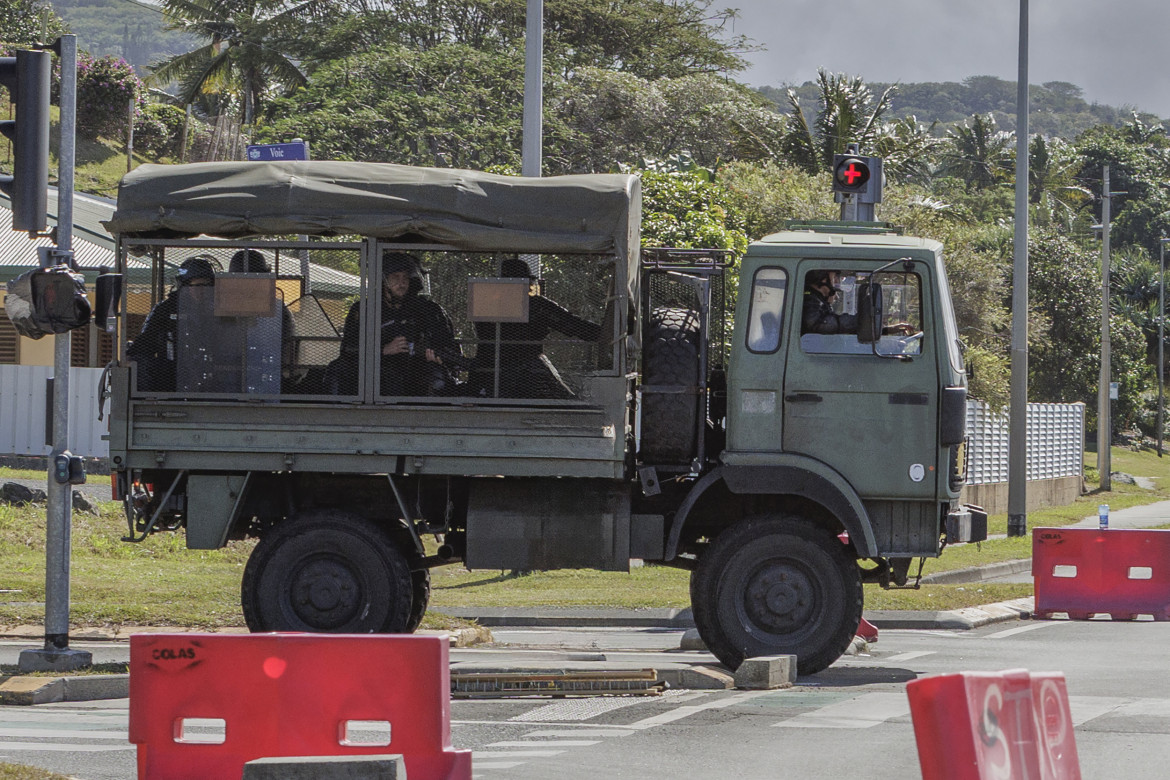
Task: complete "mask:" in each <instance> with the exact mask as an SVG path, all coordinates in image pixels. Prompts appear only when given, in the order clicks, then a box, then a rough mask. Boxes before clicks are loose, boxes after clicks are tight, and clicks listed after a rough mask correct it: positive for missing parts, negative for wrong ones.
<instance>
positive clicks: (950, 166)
mask: <svg viewBox="0 0 1170 780" xmlns="http://www.w3.org/2000/svg"><path fill="white" fill-rule="evenodd" d="M941 162H942V166H941V172H942V173H943V174H944V175H948V176H957V177H959V178H960V179H962V180H963V181H964V182H965V183H966V185H967V189H977V190H981V189H986V188H987V187H991V186H993V185H995V184H998V183H1000V182H1001V181H1004V180H1005V179H1006V178H1007V176H1008V174H1009V173H1010V171H1011V170H1012V134H1011V133H1006V132H1002V131H1000V130H997V129H996V125H995V117H994V116H992V115H991V114H976V115H975V116H973V117H971V119H970V120H968V121H967V122H964V123H963V124H961V125H959V126H958V127H954V128H952V129H950V130H948V131H947V138H946V142H945V144H944V146H943V152H942V160H941Z"/></svg>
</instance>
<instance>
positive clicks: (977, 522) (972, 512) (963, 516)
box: [946, 504, 987, 544]
mask: <svg viewBox="0 0 1170 780" xmlns="http://www.w3.org/2000/svg"><path fill="white" fill-rule="evenodd" d="M946 531H947V544H954V543H956V542H982V541H984V540H986V539H987V512H985V511H984V510H983V507H981V506H975V505H974V504H963V505H962V506H961V507H959V508H958V509H953V510H951V511H950V512H948V513H947V528H946Z"/></svg>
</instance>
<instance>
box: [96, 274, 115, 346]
mask: <svg viewBox="0 0 1170 780" xmlns="http://www.w3.org/2000/svg"><path fill="white" fill-rule="evenodd" d="M121 301H122V274H114V273H107V272H106V269H104V268H103V269H102V273H100V274H98V278H97V282H96V283H95V285H94V311H93V324H94V325H95V326H97V329H98V330H104V331H105V332H106V333H113V332H114V325H115V323H116V322H117V319H118V304H119V303H121Z"/></svg>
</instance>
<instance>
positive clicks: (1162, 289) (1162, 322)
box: [1158, 237, 1170, 458]
mask: <svg viewBox="0 0 1170 780" xmlns="http://www.w3.org/2000/svg"><path fill="white" fill-rule="evenodd" d="M1167 241H1170V239H1167V238H1165V237H1162V238H1160V239H1158V457H1159V458H1160V457H1162V436H1163V434H1162V431H1163V429H1164V427H1165V418H1166V380H1165V376H1166V367H1165V358H1166V242H1167Z"/></svg>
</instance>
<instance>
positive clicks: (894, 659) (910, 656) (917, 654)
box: [882, 650, 935, 664]
mask: <svg viewBox="0 0 1170 780" xmlns="http://www.w3.org/2000/svg"><path fill="white" fill-rule="evenodd" d="M934 653H935V651H934V650H913V651H911V652H909V653H898V654H897V655H891V656H889V657H887V658H883V659H882V660H883V661H885V662H886V663H891V664H902V663H906V662H907V661H913V660H914V659H915V658H922V657H923V656H926V655H934Z"/></svg>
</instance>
